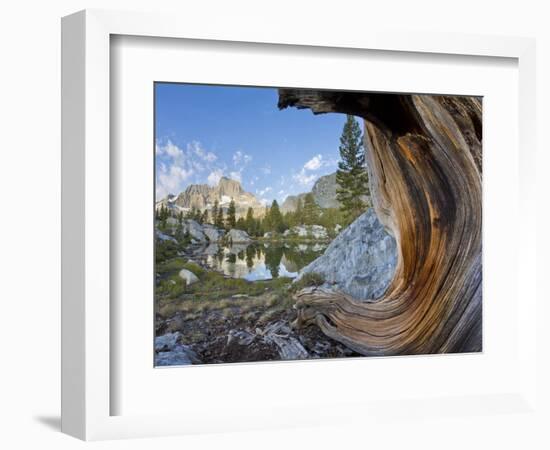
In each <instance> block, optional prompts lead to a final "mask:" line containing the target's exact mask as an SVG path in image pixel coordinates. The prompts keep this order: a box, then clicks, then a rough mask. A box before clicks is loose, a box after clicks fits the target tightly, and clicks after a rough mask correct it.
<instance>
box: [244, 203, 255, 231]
mask: <svg viewBox="0 0 550 450" xmlns="http://www.w3.org/2000/svg"><path fill="white" fill-rule="evenodd" d="M254 222H255V220H254V210H253V209H252V208H248V211H247V212H246V232H247V233H248V235H249V236H252V235H253V234H254V232H255V230H254V228H255V223H254Z"/></svg>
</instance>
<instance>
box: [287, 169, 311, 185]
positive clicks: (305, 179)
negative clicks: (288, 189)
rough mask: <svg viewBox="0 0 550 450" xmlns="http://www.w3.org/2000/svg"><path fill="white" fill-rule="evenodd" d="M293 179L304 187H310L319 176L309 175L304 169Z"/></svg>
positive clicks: (293, 176)
mask: <svg viewBox="0 0 550 450" xmlns="http://www.w3.org/2000/svg"><path fill="white" fill-rule="evenodd" d="M292 178H293V179H294V181H296V182H298V183H299V184H300V185H302V186H309V185H310V184H311V183H312V182H313V181H314V180H315V179H316V178H317V175H315V174H311V175H307V173H306V170H305V169H304V168H302V170H300V172H298V173H295V174H294V175H292Z"/></svg>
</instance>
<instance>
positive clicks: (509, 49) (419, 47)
mask: <svg viewBox="0 0 550 450" xmlns="http://www.w3.org/2000/svg"><path fill="white" fill-rule="evenodd" d="M203 25H204V24H201V23H200V21H199V22H197V21H191V20H186V18H185V17H177V16H173V15H167V14H144V13H127V12H113V11H109V12H107V11H98V10H91V11H90V10H87V11H82V12H79V13H76V14H73V15H71V16H67V17H65V18H64V19H63V21H62V55H63V61H62V110H63V112H62V125H63V130H62V146H63V150H62V174H63V175H62V176H63V180H62V227H63V228H62V430H63V431H64V432H65V433H67V434H70V435H73V436H76V437H78V438H81V439H85V440H97V439H111V438H130V437H146V436H162V435H173V434H183V433H197V432H207V431H232V430H247V429H259V428H265V427H272V426H274V427H281V426H287V425H293V426H296V425H309V424H312V423H327V424H328V423H334V421H336V422H339V421H348V420H351V421H352V420H361V419H364V418H366V417H375V416H376V415H386V416H391V414H393V413H392V412H391V411H392V409H393V406H392V405H394V404H395V401H396V400H397V401H400V400H403V401H404V400H407V401H406V402H405V403H403V405H404V406H403V407H404V408H406V409H407V408H408V409H407V410H408V411H410V412H411V414H414V411H418V410H422V409H423V408H427V407H428V408H429V407H430V405H432V407H434V408H435V409H437V411H439V412H440V413H441V414H446V413H448V412H449V411H453V414H463V415H473V414H480V413H483V414H494V413H497V412H499V411H501V410H502V408H503V405H506V408H507V409H510V410H512V411H514V412H518V413H521V412H526V411H533V410H535V408H537V406H536V402H535V400H536V397H537V391H536V383H535V380H536V370H537V369H536V357H537V355H536V353H534V352H533V351H532V350H531V349H533V348H535V347H536V345H535V344H536V317H535V316H534V314H535V313H534V311H536V293H535V279H534V277H535V272H536V271H535V270H533V267H532V266H533V265H534V261H535V256H534V255H535V252H536V237H535V235H534V234H533V233H530V232H528V231H529V230H531V229H534V228H535V221H536V217H535V215H534V211H535V210H536V208H535V206H534V202H535V201H536V200H535V198H536V196H535V195H534V193H533V191H534V189H535V187H534V184H533V183H532V181H531V175H532V174H533V173H534V164H535V151H534V149H535V141H534V136H535V130H534V127H535V122H536V121H535V107H534V105H535V95H536V92H535V81H534V78H535V44H534V41H533V40H532V39H526V38H512V37H487V36H472V35H451V34H444V33H426V34H417V33H388V32H384V31H383V30H380V29H376V28H373V27H371V28H370V29H369V30H368V31H366V32H365V31H364V30H349V31H348V32H347V33H345V34H341V33H340V34H338V35H334V36H331V35H327V34H326V32H325V30H323V29H318V30H315V29H314V28H313V29H310V30H308V33H307V36H306V35H305V34H303V33H301V32H300V31H299V30H296V29H285V30H279V31H273V30H271V29H263V28H261V27H260V26H259V25H258V24H256V25H254V24H252V23H251V24H250V26H248V27H240V28H238V29H235V28H234V27H232V26H231V24H227V26H226V27H217V28H216V30H215V31H213V30H209V29H208V28H207V27H204V26H203ZM114 35H117V36H137V37H159V38H174V39H185V40H193V41H197V40H200V41H213V42H231V43H235V44H236V45H246V44H251V45H252V44H253V45H255V46H258V45H260V46H261V45H265V46H266V50H267V46H269V45H273V44H278V45H281V47H278V49H279V50H278V51H279V52H284V51H285V48H287V49H290V48H291V47H290V46H300V48H303V49H304V48H305V49H308V48H311V49H316V51H317V52H321V53H322V52H323V49H327V51H328V50H329V49H330V51H331V52H333V53H334V52H336V53H338V52H339V51H345V50H346V49H348V50H349V49H356V50H361V49H365V50H374V51H379V52H395V53H394V54H398V53H399V54H404V53H406V54H407V55H409V58H412V59H414V58H415V57H416V58H419V57H421V56H422V57H426V55H428V56H429V55H434V56H435V55H450V57H452V55H454V56H458V57H462V56H464V57H495V58H507V59H511V60H514V61H517V65H518V68H517V73H518V82H519V85H518V86H519V87H518V103H517V104H518V107H517V109H518V118H519V122H518V124H517V129H518V138H519V142H518V146H519V147H518V148H519V152H518V154H519V178H518V180H516V181H517V183H516V184H515V185H514V194H515V195H517V199H519V198H521V199H522V202H521V203H519V202H518V205H517V208H518V210H517V211H518V214H519V215H521V217H522V221H521V222H518V224H517V225H518V227H520V230H519V235H521V236H522V237H523V238H522V240H521V241H520V242H518V244H517V254H516V261H517V274H516V276H517V283H518V286H519V285H521V286H523V288H522V297H521V302H518V303H517V304H515V306H516V307H517V312H518V314H517V323H516V326H517V338H516V339H515V341H514V345H517V349H518V350H517V351H518V359H517V361H518V362H517V365H518V367H517V375H518V376H517V379H516V378H514V382H513V385H512V384H511V385H510V386H511V387H510V388H507V389H503V390H502V391H501V392H496V393H495V392H491V393H489V394H487V393H485V394H484V393H483V392H478V393H469V394H468V395H464V396H461V397H453V396H448V397H441V396H437V395H436V396H435V397H432V398H429V397H427V396H426V395H424V394H422V395H421V396H420V398H414V397H410V398H408V397H406V396H399V395H401V394H399V395H398V396H397V397H396V398H393V399H391V400H390V399H388V400H387V401H385V400H384V399H383V398H377V399H375V400H373V401H368V400H365V399H363V398H361V397H358V398H357V399H354V400H353V401H343V402H329V401H328V400H327V401H326V402H324V403H323V402H320V403H317V404H313V403H308V401H306V402H305V403H304V404H302V405H299V406H297V405H296V403H293V404H290V403H289V404H287V405H285V403H284V402H282V403H280V404H277V405H276V406H275V405H272V408H273V409H274V410H276V414H271V415H270V413H269V405H267V406H265V405H264V406H265V408H264V409H262V410H256V411H252V412H250V411H249V412H246V411H245V410H244V409H241V410H240V411H239V410H237V412H235V409H234V408H231V409H230V410H226V409H225V408H223V407H221V408H220V411H219V413H218V414H217V415H216V414H215V413H212V415H210V416H207V415H205V414H197V413H194V412H193V411H189V410H187V411H181V412H172V413H162V414H160V413H158V412H156V413H154V414H153V413H151V414H147V413H146V412H145V413H144V412H140V413H139V414H138V413H135V414H134V413H132V414H117V415H114V414H112V412H113V400H112V399H113V395H114V394H115V393H114V390H115V389H118V388H120V386H118V385H117V383H115V382H114V380H113V374H112V366H113V358H114V357H115V356H116V353H114V352H113V349H112V345H113V342H112V336H114V335H115V334H116V327H117V324H116V323H113V320H112V309H111V308H112V305H111V304H110V298H111V295H112V289H113V288H112V280H111V279H110V276H111V275H110V274H111V271H110V266H111V246H112V245H113V242H112V240H111V226H112V223H111V221H112V218H111V210H110V204H111V195H112V192H111V186H112V185H113V184H114V183H115V181H116V180H114V179H115V178H116V177H117V173H113V171H112V170H111V159H110V158H111V155H110V147H111V145H112V135H111V130H110V127H111V122H110V108H111V105H112V101H113V99H112V92H111V90H110V83H111V78H110V77H111V71H110V65H111V57H112V56H113V55H112V52H111V37H112V36H114ZM415 55H416V56H415ZM151 127H152V123H151ZM512 164H513V163H512ZM514 198H516V197H514ZM519 283H521V284H519ZM515 295H516V296H517V295H519V294H518V293H517V292H516V294H515ZM151 302H152V299H151ZM143 332H144V333H149V330H146V331H143ZM288 364H294V363H288ZM306 364H307V363H306ZM351 364H352V363H347V366H346V365H342V364H341V363H340V362H338V363H332V366H331V367H333V368H335V369H334V370H350V369H351V368H352V367H357V365H354V366H352V365H351ZM353 364H356V363H353ZM443 364H454V365H457V364H458V365H460V361H456V360H455V361H451V360H444V361H443ZM416 365H417V366H420V367H417V370H419V371H420V372H419V373H421V371H422V370H423V369H422V361H420V362H418V361H417V362H416ZM283 366H284V365H283ZM283 366H281V365H278V366H275V365H265V364H264V365H258V366H252V365H247V366H243V365H241V366H240V367H239V368H238V369H235V370H239V371H240V373H241V374H242V373H244V371H246V370H248V371H251V370H255V371H256V374H255V376H268V377H269V376H273V375H270V373H273V372H274V371H276V372H277V373H278V374H279V375H280V373H281V369H280V367H283ZM253 367H254V369H252V368H253ZM255 367H260V368H259V369H257V368H255ZM311 367H312V366H311V365H309V368H310V369H309V370H310V371H311ZM215 369H217V368H215ZM306 370H307V369H306ZM169 371H170V370H166V371H165V373H168V372H169ZM180 374H181V376H182V377H184V376H185V374H184V373H180ZM201 376H205V377H206V376H207V373H206V372H202V373H201ZM392 402H393V403H392ZM227 414H233V415H234V416H235V417H233V418H231V419H227V420H223V417H226V418H227ZM400 414H403V410H401V412H400ZM239 416H242V417H245V416H246V417H247V420H237V419H238V418H239ZM268 419H269V420H268Z"/></svg>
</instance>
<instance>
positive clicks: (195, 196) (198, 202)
mask: <svg viewBox="0 0 550 450" xmlns="http://www.w3.org/2000/svg"><path fill="white" fill-rule="evenodd" d="M231 199H233V200H234V201H235V208H236V215H237V217H242V216H245V215H246V213H247V211H248V208H252V209H253V211H254V215H255V216H257V217H259V216H261V215H262V214H263V213H264V206H263V205H262V203H260V201H259V200H258V199H257V198H256V197H255V196H254V194H251V193H250V192H246V191H245V190H244V189H243V188H242V186H241V183H239V182H238V181H236V180H232V179H230V178H226V177H222V178H220V181H219V182H218V185H217V186H210V185H208V184H191V185H189V186H188V187H187V188H186V189H185V191H183V192H181V193H180V194H178V195H172V194H170V195H168V196H167V197H165V198H163V199H162V200H160V201H158V202H157V203H156V208H157V209H159V208H161V207H162V206H164V207H166V208H168V209H169V210H171V211H173V212H175V213H179V212H180V211H181V212H183V213H186V212H188V211H190V210H191V209H193V208H195V209H200V210H201V211H204V210H205V209H206V210H208V211H210V210H211V209H212V208H213V207H214V204H215V202H216V201H218V205H219V206H220V207H221V208H222V209H223V210H224V212H227V208H228V207H229V203H230V202H231Z"/></svg>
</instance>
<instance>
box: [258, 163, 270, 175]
mask: <svg viewBox="0 0 550 450" xmlns="http://www.w3.org/2000/svg"><path fill="white" fill-rule="evenodd" d="M260 170H261V171H262V173H263V174H264V175H269V174H270V173H271V166H270V165H269V164H266V165H265V166H263V167H261V168H260Z"/></svg>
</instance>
